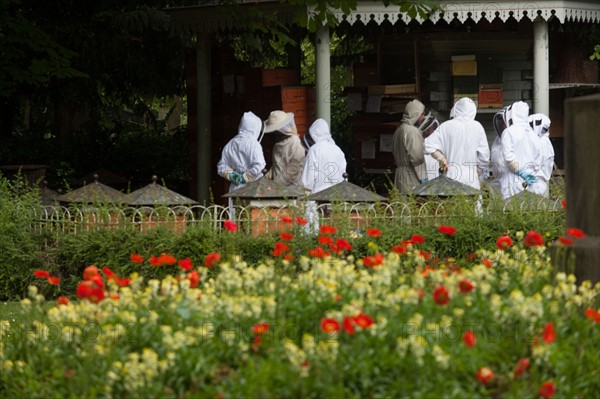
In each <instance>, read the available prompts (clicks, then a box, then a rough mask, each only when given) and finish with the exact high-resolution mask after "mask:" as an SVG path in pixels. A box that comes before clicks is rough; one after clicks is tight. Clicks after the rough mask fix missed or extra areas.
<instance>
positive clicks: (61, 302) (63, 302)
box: [56, 295, 70, 305]
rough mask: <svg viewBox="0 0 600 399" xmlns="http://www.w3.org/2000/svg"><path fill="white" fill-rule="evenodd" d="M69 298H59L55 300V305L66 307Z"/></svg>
mask: <svg viewBox="0 0 600 399" xmlns="http://www.w3.org/2000/svg"><path fill="white" fill-rule="evenodd" d="M69 302H70V301H69V298H67V297H66V296H62V295H61V296H59V297H58V298H56V304H57V305H68V304H69Z"/></svg>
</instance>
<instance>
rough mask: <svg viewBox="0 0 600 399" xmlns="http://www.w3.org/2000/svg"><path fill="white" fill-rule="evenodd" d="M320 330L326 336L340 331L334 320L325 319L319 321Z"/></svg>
mask: <svg viewBox="0 0 600 399" xmlns="http://www.w3.org/2000/svg"><path fill="white" fill-rule="evenodd" d="M321 330H323V332H324V333H326V334H330V333H333V332H337V331H340V323H339V322H338V321H337V320H336V319H332V318H331V317H325V318H323V319H322V320H321Z"/></svg>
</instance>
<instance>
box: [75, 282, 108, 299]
mask: <svg viewBox="0 0 600 399" xmlns="http://www.w3.org/2000/svg"><path fill="white" fill-rule="evenodd" d="M77 297H79V298H84V299H87V300H88V301H90V302H92V303H98V302H100V301H102V300H103V299H104V290H103V289H102V288H101V287H98V286H97V285H96V284H95V283H94V282H93V281H90V280H86V281H82V282H81V283H79V285H78V286H77Z"/></svg>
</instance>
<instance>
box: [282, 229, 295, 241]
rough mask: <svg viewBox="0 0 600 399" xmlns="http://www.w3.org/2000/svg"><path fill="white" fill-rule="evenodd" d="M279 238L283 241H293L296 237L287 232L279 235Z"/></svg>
mask: <svg viewBox="0 0 600 399" xmlns="http://www.w3.org/2000/svg"><path fill="white" fill-rule="evenodd" d="M279 238H280V239H282V240H283V241H292V240H293V239H294V235H293V234H292V233H288V232H287V231H283V232H281V233H279Z"/></svg>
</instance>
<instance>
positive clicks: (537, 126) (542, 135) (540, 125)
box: [529, 114, 554, 198]
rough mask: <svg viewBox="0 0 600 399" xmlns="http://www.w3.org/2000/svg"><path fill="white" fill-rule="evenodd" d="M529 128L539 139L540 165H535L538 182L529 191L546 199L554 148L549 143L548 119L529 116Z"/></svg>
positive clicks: (542, 115) (552, 167) (543, 116)
mask: <svg viewBox="0 0 600 399" xmlns="http://www.w3.org/2000/svg"><path fill="white" fill-rule="evenodd" d="M529 126H530V127H531V128H532V129H533V132H534V133H535V134H536V135H537V137H538V139H539V150H540V155H541V160H540V162H541V164H540V165H537V173H536V174H535V176H536V177H537V179H538V181H537V183H536V184H534V185H532V186H531V191H532V192H534V193H536V194H539V195H543V196H544V197H546V198H547V197H549V196H550V187H549V184H550V179H551V178H552V170H553V169H554V147H553V146H552V142H551V141H550V118H548V116H546V115H544V114H533V115H529Z"/></svg>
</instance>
